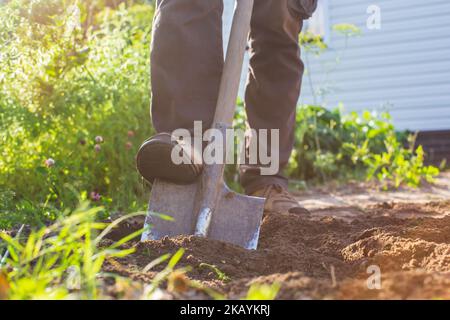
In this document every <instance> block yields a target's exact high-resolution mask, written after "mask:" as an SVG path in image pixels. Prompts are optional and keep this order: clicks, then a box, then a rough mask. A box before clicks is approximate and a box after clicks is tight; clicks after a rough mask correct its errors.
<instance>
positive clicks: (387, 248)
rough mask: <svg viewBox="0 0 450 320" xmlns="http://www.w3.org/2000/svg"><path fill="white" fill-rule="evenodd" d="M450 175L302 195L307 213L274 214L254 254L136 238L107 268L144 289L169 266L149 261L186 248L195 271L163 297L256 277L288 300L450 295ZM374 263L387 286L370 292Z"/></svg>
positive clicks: (231, 289) (237, 288)
mask: <svg viewBox="0 0 450 320" xmlns="http://www.w3.org/2000/svg"><path fill="white" fill-rule="evenodd" d="M449 181H450V179H449V176H448V175H447V176H445V175H444V176H443V177H442V178H441V179H440V180H439V181H438V184H437V185H435V186H427V187H424V188H423V189H422V190H416V191H414V190H400V191H397V192H378V191H376V190H373V189H371V188H370V186H367V185H365V186H364V185H350V186H346V187H344V188H339V187H338V188H330V187H328V188H321V189H320V190H314V191H310V192H308V194H303V195H302V196H300V197H299V200H300V201H301V202H302V203H303V204H305V205H306V206H307V207H308V208H309V209H310V210H311V211H312V215H311V216H309V217H301V216H296V215H276V214H267V215H266V216H265V218H264V221H263V224H262V230H261V238H260V244H259V248H258V250H257V251H247V250H244V249H241V248H238V247H235V246H232V245H228V244H224V243H220V242H217V241H212V240H207V239H200V238H196V237H193V236H187V237H184V236H181V237H177V238H174V239H168V238H166V239H163V240H161V241H148V242H145V243H139V242H135V243H134V244H133V243H132V244H130V245H132V246H136V248H137V250H136V252H135V253H134V254H133V255H130V256H127V257H125V258H122V259H110V260H108V262H107V264H106V265H105V268H104V269H105V271H108V272H114V273H119V274H120V275H122V276H126V277H128V278H130V279H132V280H133V281H134V282H135V283H138V284H139V285H138V287H139V286H140V285H142V284H143V283H146V282H150V281H151V279H153V277H154V276H155V275H156V274H157V273H158V271H161V269H162V268H163V267H159V268H158V267H155V268H154V270H153V269H152V271H151V272H142V269H143V268H144V267H145V266H146V265H147V264H148V263H149V262H150V261H152V260H154V259H157V258H158V257H160V256H161V255H163V254H166V253H175V252H176V251H177V250H179V249H180V248H184V249H185V253H184V255H183V258H182V259H181V260H180V262H179V263H178V265H177V267H189V268H190V270H189V271H187V272H186V276H184V275H182V274H180V275H179V278H178V279H176V280H175V282H174V281H172V285H171V286H170V288H169V289H170V290H169V291H164V295H163V297H165V298H169V299H171V298H209V297H210V295H208V294H207V293H205V290H201V289H193V288H192V286H189V283H191V281H192V280H197V281H198V282H196V283H200V284H202V285H203V286H205V287H208V288H212V289H214V290H215V291H217V292H219V293H221V294H224V295H225V296H226V297H227V298H241V297H244V296H245V295H246V293H247V291H248V289H249V287H250V286H251V285H252V284H254V283H267V284H273V283H278V284H279V285H280V291H279V293H278V295H277V297H278V298H284V299H323V298H331V299H341V298H344V299H360V298H362V299H370V298H388V299H398V298H401V299H416V298H426V299H434V298H450V292H449V290H448V288H449V287H450V187H449V186H450V183H449ZM389 199H391V201H389ZM374 268H375V269H374ZM377 268H379V270H380V271H381V289H376V288H375V289H369V287H368V285H367V282H368V280H370V279H369V278H370V277H371V276H372V275H373V272H374V270H375V271H376V270H377ZM368 272H369V273H368ZM372 279H373V278H372ZM173 283H178V285H175V286H174V285H173ZM122 289H123V288H122ZM122 289H120V288H118V287H117V283H112V284H111V285H110V287H109V291H110V293H111V294H112V295H113V296H115V297H119V298H120V297H122V298H123V297H126V295H125V296H124V295H123V292H122V293H120V292H118V291H120V290H122Z"/></svg>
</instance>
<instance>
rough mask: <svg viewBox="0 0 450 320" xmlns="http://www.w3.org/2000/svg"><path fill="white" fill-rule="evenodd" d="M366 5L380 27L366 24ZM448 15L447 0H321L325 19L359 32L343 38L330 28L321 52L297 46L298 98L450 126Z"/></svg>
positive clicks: (403, 122)
mask: <svg viewBox="0 0 450 320" xmlns="http://www.w3.org/2000/svg"><path fill="white" fill-rule="evenodd" d="M320 1H324V0H320ZM372 4H375V5H378V6H379V7H380V9H381V29H380V30H368V29H367V27H366V21H367V18H368V16H369V14H367V12H366V10H367V8H368V6H369V5H372ZM449 17H450V1H448V0H429V1H422V0H396V1H392V0H377V1H373V0H328V19H329V25H330V26H332V25H335V24H338V23H352V24H355V25H357V26H358V27H359V28H361V30H362V35H361V36H360V37H356V38H351V39H349V40H348V44H347V45H346V44H345V38H344V37H343V36H339V35H337V34H336V33H334V32H331V33H330V34H329V37H328V39H329V42H328V45H329V47H330V50H329V52H327V53H325V54H323V55H321V56H319V57H314V56H312V55H310V54H308V55H307V56H306V54H305V52H303V58H304V60H305V63H306V65H307V70H308V72H307V74H306V75H305V77H304V82H303V88H302V97H301V99H300V102H301V103H314V101H315V100H316V101H318V102H319V103H326V105H327V106H328V107H330V108H331V107H335V106H337V105H338V103H339V102H342V103H344V106H345V110H346V111H361V110H364V109H369V110H374V109H375V110H388V111H390V113H391V114H392V116H393V119H394V123H395V124H396V126H397V128H399V129H410V130H445V129H450V19H449ZM336 58H340V61H341V62H340V63H336ZM310 79H311V80H312V82H310ZM311 87H312V88H313V91H314V92H316V97H315V98H316V99H314V96H313V94H312V90H311ZM320 92H326V94H320Z"/></svg>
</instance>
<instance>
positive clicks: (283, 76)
mask: <svg viewBox="0 0 450 320" xmlns="http://www.w3.org/2000/svg"><path fill="white" fill-rule="evenodd" d="M316 5H317V0H256V1H255V6H254V9H253V17H252V24H251V33H250V70H249V77H248V82H247V87H246V94H245V105H246V109H247V115H248V120H249V124H250V127H251V128H252V129H256V130H259V129H279V133H280V153H279V157H280V172H279V173H278V174H277V175H273V176H262V175H261V174H260V169H259V167H258V166H247V165H246V166H241V184H242V185H243V187H244V189H245V191H246V193H247V194H252V193H254V192H255V191H257V190H260V189H262V188H264V187H266V186H269V185H273V184H276V185H281V186H282V187H284V188H286V187H287V179H286V178H285V177H284V176H283V175H282V173H281V171H282V170H283V168H284V167H285V166H286V164H287V163H288V160H289V157H290V155H291V152H292V148H293V144H294V126H295V114H296V106H297V102H298V98H299V94H300V87H301V79H302V74H303V69H304V67H303V63H302V61H301V59H300V47H299V44H298V36H299V33H300V31H301V29H302V25H303V19H306V18H308V17H309V16H310V15H311V14H312V12H313V11H314V9H315V7H316ZM269 134H270V131H269ZM268 150H270V147H269V148H268ZM272 156H273V155H272Z"/></svg>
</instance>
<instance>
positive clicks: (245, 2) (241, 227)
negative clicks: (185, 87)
mask: <svg viewBox="0 0 450 320" xmlns="http://www.w3.org/2000/svg"><path fill="white" fill-rule="evenodd" d="M253 2H254V0H238V1H237V4H236V8H235V12H234V18H233V24H232V28H231V35H230V41H229V45H228V49H227V55H226V59H225V65H224V70H223V74H222V79H221V85H220V91H219V97H218V101H217V105H216V113H215V116H214V121H213V125H212V128H215V129H218V130H220V131H221V132H222V136H223V137H225V136H226V134H225V132H226V129H228V128H231V126H232V121H233V116H234V112H235V108H236V98H237V93H238V89H239V83H240V75H241V71H242V64H243V60H244V53H245V48H246V44H247V36H248V33H249V30H250V20H251V15H252V9H253ZM224 145H225V144H224ZM223 162H224V161H222V163H223ZM224 169H225V164H212V165H205V166H204V168H203V171H202V174H201V176H200V177H199V178H198V179H197V181H196V182H195V183H192V184H189V185H178V184H174V183H170V182H168V181H163V180H159V179H157V180H155V181H154V183H153V186H152V191H151V196H150V204H149V213H148V215H147V218H146V222H145V224H146V230H148V231H146V232H144V233H143V235H142V240H143V241H145V240H159V239H161V238H163V237H166V236H167V237H174V236H177V235H190V234H194V235H196V236H199V237H207V238H211V239H214V240H219V241H223V242H228V243H232V244H235V245H238V246H241V247H244V248H246V249H253V250H255V249H256V248H257V244H258V238H259V231H260V225H261V219H262V216H263V212H264V202H265V200H264V199H262V198H256V197H249V196H244V195H241V194H237V193H235V192H233V191H232V190H230V188H228V187H227V185H226V184H225V183H224V180H223V173H224ZM158 214H164V215H168V216H170V217H172V218H173V221H168V220H167V219H161V218H160V217H159V216H158Z"/></svg>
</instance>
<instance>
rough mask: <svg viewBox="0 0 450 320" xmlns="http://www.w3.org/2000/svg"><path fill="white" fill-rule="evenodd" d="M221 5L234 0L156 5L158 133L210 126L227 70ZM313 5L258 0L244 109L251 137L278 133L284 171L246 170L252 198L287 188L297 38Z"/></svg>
mask: <svg viewBox="0 0 450 320" xmlns="http://www.w3.org/2000/svg"><path fill="white" fill-rule="evenodd" d="M222 1H233V0H157V1H156V12H155V17H154V22H153V24H154V26H153V42H152V46H151V50H152V52H151V78H152V81H151V83H152V106H151V108H152V121H153V125H154V127H155V129H156V130H157V131H158V132H172V131H173V130H175V129H179V128H187V129H191V128H192V127H193V123H194V121H202V123H203V128H209V127H210V126H211V123H212V120H213V117H214V111H215V106H216V102H217V97H218V91H219V85H220V78H221V74H222V69H223V65H224V57H223V42H222V12H223V2H222ZM316 5H317V0H255V5H254V9H253V16H252V22H251V31H250V38H249V51H250V68H249V72H248V80H247V86H246V93H245V107H246V111H247V117H248V121H249V125H250V127H251V128H252V129H256V130H259V129H269V130H270V129H279V130H280V131H279V133H280V134H279V135H280V154H279V157H280V171H279V173H278V174H277V175H274V176H263V175H260V170H259V168H258V166H255V165H253V166H248V165H245V166H244V165H242V166H241V170H240V173H241V183H242V185H243V187H244V189H245V191H246V193H248V194H250V193H253V192H254V191H256V190H257V189H260V188H263V187H265V186H267V185H269V184H280V185H283V186H287V179H286V178H285V177H284V176H283V175H282V173H281V172H282V170H283V167H285V166H286V164H287V162H288V160H289V157H290V154H291V152H292V148H293V144H294V129H295V111H296V105H297V101H298V98H299V94H300V87H301V79H302V74H303V69H304V67H303V63H302V61H301V59H300V48H299V44H298V36H299V33H300V31H301V29H302V25H303V20H304V19H307V18H309V17H310V16H311V14H312V12H313V11H314V9H315V8H316ZM269 150H270V148H269Z"/></svg>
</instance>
